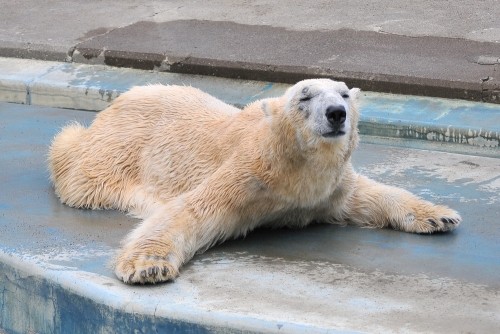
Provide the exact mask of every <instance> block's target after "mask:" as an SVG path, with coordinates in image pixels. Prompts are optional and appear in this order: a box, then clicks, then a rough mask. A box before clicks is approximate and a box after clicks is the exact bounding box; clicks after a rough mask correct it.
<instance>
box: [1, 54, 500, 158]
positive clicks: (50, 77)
mask: <svg viewBox="0 0 500 334" xmlns="http://www.w3.org/2000/svg"><path fill="white" fill-rule="evenodd" d="M153 83H162V84H180V85H191V86H194V87H197V88H200V89H202V90H204V91H206V92H208V93H210V94H212V95H214V96H216V97H218V98H220V99H222V100H224V101H225V102H227V103H230V104H233V105H235V106H238V107H242V106H244V105H246V104H248V103H249V102H251V101H254V100H257V99H261V98H266V97H270V96H277V95H281V94H282V93H283V92H284V91H285V90H286V89H287V88H288V87H289V85H288V84H280V83H270V82H262V81H250V80H236V79H226V78H216V77H208V76H200V75H189V74H175V73H167V72H157V71H141V70H134V69H126V68H116V67H110V66H105V65H84V64H74V63H60V62H49V61H34V60H23V59H13V58H0V101H4V102H14V103H23V104H33V105H40V106H49V107H59V108H70V109H83V110H93V111H97V110H102V109H104V108H106V106H107V105H108V104H109V103H110V102H111V101H112V100H113V99H114V98H116V97H117V96H118V95H119V94H120V93H122V92H124V91H126V90H128V89H129V88H131V87H132V86H136V85H146V84H153ZM363 95H364V96H363V99H362V105H361V108H362V110H361V119H360V126H359V128H360V132H361V134H366V135H370V136H379V137H390V138H402V139H418V140H421V141H422V140H423V141H427V142H437V143H446V144H460V145H451V146H450V145H448V146H447V148H446V150H448V151H461V150H463V149H464V147H467V149H474V153H475V154H481V155H487V156H498V155H499V154H500V150H499V148H500V105H496V104H486V103H474V102H467V101H462V100H448V99H442V98H428V97H416V96H405V95H389V94H380V93H372V92H364V93H363Z"/></svg>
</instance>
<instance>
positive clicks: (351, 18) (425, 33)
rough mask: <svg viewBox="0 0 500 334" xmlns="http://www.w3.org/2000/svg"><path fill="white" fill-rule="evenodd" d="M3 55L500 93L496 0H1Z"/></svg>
mask: <svg viewBox="0 0 500 334" xmlns="http://www.w3.org/2000/svg"><path fill="white" fill-rule="evenodd" d="M0 6H1V7H0V8H2V11H0V56H4V57H16V58H34V59H42V60H57V61H68V62H78V63H87V64H107V65H111V66H120V67H131V68H138V69H148V70H154V71H169V72H175V73H190V74H203V75H211V76H219V77H230V78H237V79H251V80H263V81H273V82H286V83H294V82H295V81H298V80H299V79H303V78H311V77H330V78H334V79H337V80H342V81H346V82H347V83H348V85H350V86H351V85H352V86H358V87H360V88H362V89H364V90H370V91H379V92H387V93H398V94H413V95H423V96H437V97H447V98H460V99H467V100H474V101H485V102H493V103H500V81H499V78H500V76H499V75H498V73H499V71H500V60H499V59H500V19H499V18H500V6H499V5H498V1H496V0H488V1H480V2H478V1H473V0H463V1H454V2H449V1H415V2H411V3H409V2H397V3H394V2H393V1H388V0H377V1H370V2H369V3H367V2H365V1H350V2H349V3H345V2H340V1H327V0H321V1H315V2H313V3H311V2H308V3H304V2H302V1H287V0H280V1H257V2H228V1H222V0H221V1H210V2H200V1H168V2H164V1H148V2H147V3H144V2H138V1H119V2H116V1H110V0H105V1H99V2H80V1H75V0H72V1H64V2H50V3H47V2H32V1H5V0H4V1H0Z"/></svg>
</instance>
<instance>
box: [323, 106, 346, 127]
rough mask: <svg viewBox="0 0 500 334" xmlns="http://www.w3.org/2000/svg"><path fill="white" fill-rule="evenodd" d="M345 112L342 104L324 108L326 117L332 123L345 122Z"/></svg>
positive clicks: (339, 123)
mask: <svg viewBox="0 0 500 334" xmlns="http://www.w3.org/2000/svg"><path fill="white" fill-rule="evenodd" d="M345 118H346V112H345V108H344V106H329V107H328V108H326V119H327V120H328V122H330V124H332V125H341V124H344V123H345Z"/></svg>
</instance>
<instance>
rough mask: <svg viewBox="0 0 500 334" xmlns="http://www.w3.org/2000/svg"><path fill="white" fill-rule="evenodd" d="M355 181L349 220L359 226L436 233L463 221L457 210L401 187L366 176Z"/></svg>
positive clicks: (449, 228) (348, 208)
mask: <svg viewBox="0 0 500 334" xmlns="http://www.w3.org/2000/svg"><path fill="white" fill-rule="evenodd" d="M355 178H356V182H355V190H354V192H353V194H352V195H351V198H350V200H349V205H348V207H347V210H346V211H347V212H346V213H347V219H348V220H349V221H350V222H352V223H354V224H355V225H359V226H364V227H391V228H394V229H396V230H401V231H405V232H414V233H433V232H444V231H451V230H453V229H455V228H456V227H457V226H458V225H459V224H460V222H461V220H462V218H461V217H460V215H459V214H458V213H457V212H456V211H454V210H452V209H450V208H448V207H446V206H442V205H435V204H433V203H431V202H428V201H425V200H423V199H421V198H419V197H417V196H415V195H413V194H411V193H410V192H408V191H406V190H403V189H401V188H397V187H391V186H386V185H384V184H381V183H378V182H375V181H373V180H371V179H369V178H367V177H365V176H362V175H357V176H355Z"/></svg>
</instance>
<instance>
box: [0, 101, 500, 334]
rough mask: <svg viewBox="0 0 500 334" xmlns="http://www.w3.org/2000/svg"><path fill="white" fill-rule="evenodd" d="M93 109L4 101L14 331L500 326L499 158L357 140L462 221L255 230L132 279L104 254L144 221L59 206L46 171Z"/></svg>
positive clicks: (3, 162)
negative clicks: (66, 135) (121, 276)
mask: <svg viewBox="0 0 500 334" xmlns="http://www.w3.org/2000/svg"><path fill="white" fill-rule="evenodd" d="M94 115H95V113H91V112H84V111H72V110H63V109H54V108H47V107H35V106H23V105H18V104H8V103H1V104H0V184H1V185H2V186H1V189H2V190H1V191H0V239H1V242H0V267H1V270H0V286H1V287H2V288H1V289H0V328H4V330H5V331H7V333H26V332H30V331H31V332H32V331H36V332H39V333H115V332H140V333H148V332H155V331H157V332H162V331H163V332H167V331H170V332H172V331H187V332H214V331H215V332H220V331H222V330H224V331H228V332H275V333H281V332H283V333H305V332H307V333H353V332H356V333H359V332H371V333H417V332H420V333H421V332H425V333H464V332H466V333H494V332H495V331H496V330H498V328H499V326H500V316H499V315H500V297H499V292H500V283H499V280H498V277H500V258H499V254H500V246H499V244H498V238H499V237H500V229H499V228H498V227H499V225H498V223H499V220H498V217H499V215H500V211H499V208H500V205H499V203H500V196H499V194H500V170H499V165H500V164H499V162H500V160H499V159H495V158H488V157H479V156H474V155H463V154H453V153H445V152H436V151H426V150H417V149H410V148H404V149H402V148H398V147H392V146H387V145H375V144H369V143H368V144H367V143H365V144H361V147H360V148H359V150H358V151H357V152H356V153H355V156H354V165H355V167H356V169H357V170H359V171H360V172H363V173H365V174H366V175H368V176H371V177H373V178H375V179H377V180H380V181H383V182H387V183H390V184H393V185H397V186H402V187H405V188H407V189H409V190H412V191H414V192H415V193H417V194H419V195H421V196H423V197H424V198H427V199H429V200H432V201H435V202H438V203H442V204H446V205H450V206H452V207H454V208H456V209H458V210H459V211H460V212H461V214H462V216H463V218H464V222H463V224H462V225H461V226H460V227H459V228H458V229H457V230H456V231H454V232H452V233H447V234H437V235H431V236H429V235H412V234H405V233H400V232H395V231H392V230H369V229H359V228H352V227H340V226H333V225H315V226H310V227H308V228H305V229H301V230H287V229H285V230H259V231H255V232H253V233H251V234H250V235H248V236H247V238H245V239H239V240H234V241H230V242H227V243H224V244H222V245H220V246H218V247H215V248H213V249H212V250H210V251H208V252H207V253H205V254H203V255H198V256H196V257H195V258H194V259H193V261H191V262H190V263H189V264H188V265H187V266H185V267H184V268H183V269H182V271H181V276H180V277H179V278H178V279H177V280H176V282H175V283H168V284H161V285H157V286H146V287H141V286H126V285H124V284H122V283H120V282H119V281H118V280H116V278H115V277H114V276H113V273H112V270H111V269H110V268H109V267H108V266H107V263H108V261H109V259H110V257H111V256H112V254H113V252H114V250H115V249H116V248H117V247H118V246H119V240H120V239H121V238H122V237H123V236H124V235H125V234H126V233H127V231H129V230H130V229H131V228H132V226H133V225H134V224H135V223H136V222H137V221H136V220H135V219H132V218H128V217H126V216H125V215H123V214H121V213H119V212H113V211H88V210H76V209H71V208H68V207H66V206H64V205H62V204H60V203H59V202H58V200H57V198H56V197H55V196H54V194H53V191H52V188H51V185H50V183H49V181H48V173H47V171H46V167H45V165H46V163H45V157H46V153H47V148H48V145H49V143H50V140H51V138H52V137H53V136H54V135H55V134H56V132H57V131H58V129H59V128H60V127H61V126H63V125H64V124H66V123H67V122H69V121H71V120H80V121H82V122H85V123H89V122H90V121H91V120H92V118H93V117H94ZM364 139H366V138H363V140H364ZM27 301H29V302H27Z"/></svg>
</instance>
